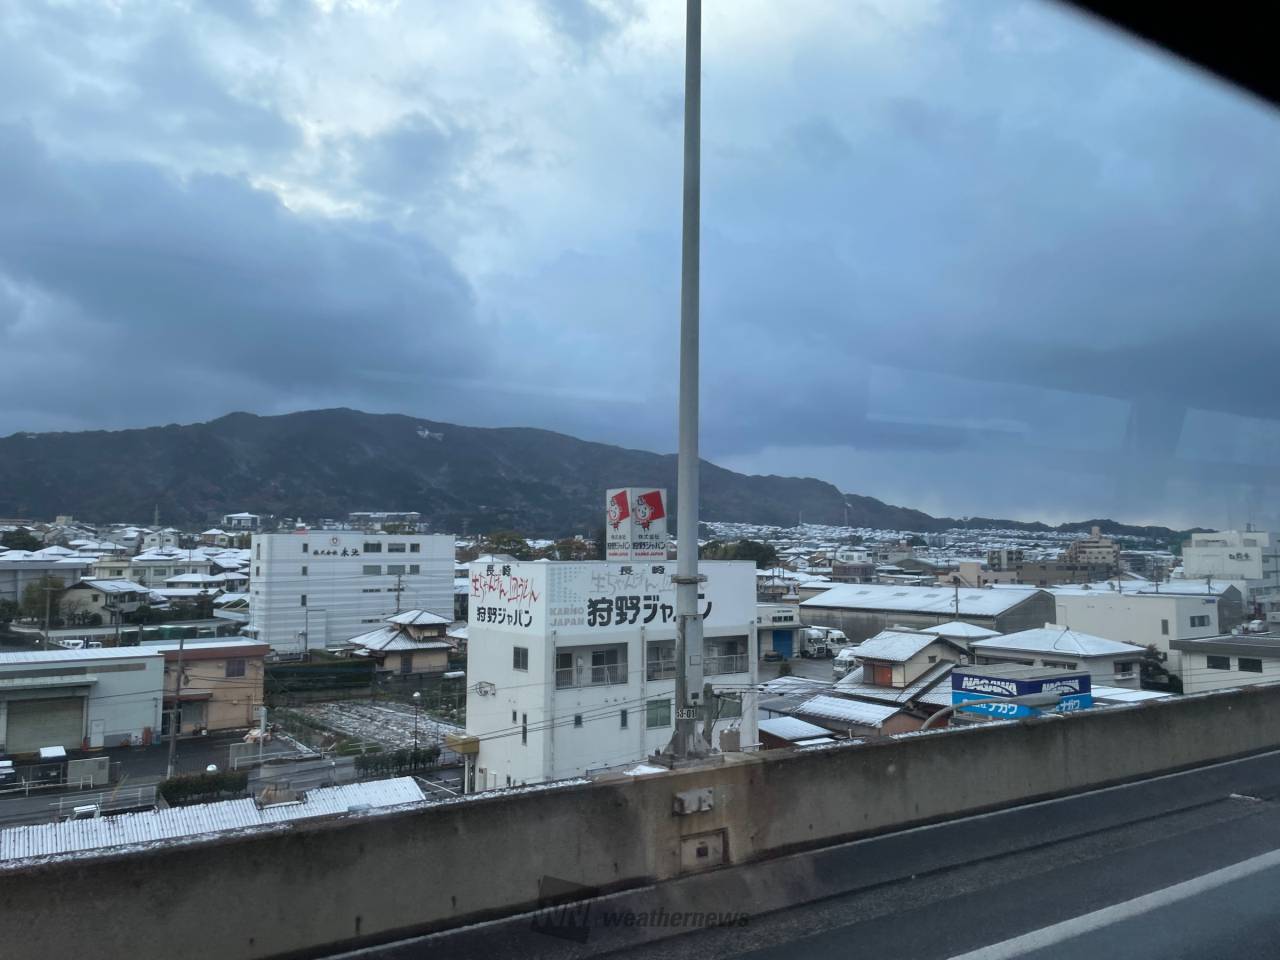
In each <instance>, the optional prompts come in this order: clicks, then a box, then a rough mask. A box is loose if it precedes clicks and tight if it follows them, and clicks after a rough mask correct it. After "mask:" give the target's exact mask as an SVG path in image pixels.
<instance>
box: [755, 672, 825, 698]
mask: <svg viewBox="0 0 1280 960" xmlns="http://www.w3.org/2000/svg"><path fill="white" fill-rule="evenodd" d="M830 686H831V684H829V683H823V682H822V681H821V680H811V679H809V678H808V677H774V678H773V679H772V680H766V681H764V683H762V684H760V692H761V693H762V694H765V695H766V696H770V697H781V696H785V695H787V694H791V693H801V692H803V693H813V692H814V691H815V690H822V689H825V688H827V687H830Z"/></svg>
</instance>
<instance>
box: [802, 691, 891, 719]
mask: <svg viewBox="0 0 1280 960" xmlns="http://www.w3.org/2000/svg"><path fill="white" fill-rule="evenodd" d="M899 709H900V708H899V707H889V706H885V705H883V704H879V703H867V702H866V701H864V700H846V699H845V698H844V697H829V696H826V695H825V694H819V695H818V696H816V697H811V698H810V699H808V700H806V701H805V702H804V703H803V704H802V705H801V706H800V708H799V709H798V710H797V711H796V713H799V714H803V715H805V716H809V717H821V718H822V719H824V720H835V721H837V722H839V723H851V724H854V725H856V726H860V727H878V726H880V724H882V723H884V722H885V721H886V720H888V719H889V718H890V717H892V716H893V715H894V714H895V713H897V712H898V711H899Z"/></svg>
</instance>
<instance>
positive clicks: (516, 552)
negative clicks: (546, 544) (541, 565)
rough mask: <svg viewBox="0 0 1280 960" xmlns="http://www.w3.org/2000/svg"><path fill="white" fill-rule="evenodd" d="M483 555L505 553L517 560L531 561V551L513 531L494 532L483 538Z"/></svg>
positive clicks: (522, 538) (523, 540)
mask: <svg viewBox="0 0 1280 960" xmlns="http://www.w3.org/2000/svg"><path fill="white" fill-rule="evenodd" d="M484 552H485V553H505V554H507V555H508V556H512V557H515V558H516V559H517V560H532V559H533V551H532V550H530V549H529V544H528V542H527V541H526V540H525V538H524V537H522V536H520V534H518V533H516V532H515V531H514V530H495V531H494V532H493V533H491V534H489V535H488V536H487V537H485V541H484Z"/></svg>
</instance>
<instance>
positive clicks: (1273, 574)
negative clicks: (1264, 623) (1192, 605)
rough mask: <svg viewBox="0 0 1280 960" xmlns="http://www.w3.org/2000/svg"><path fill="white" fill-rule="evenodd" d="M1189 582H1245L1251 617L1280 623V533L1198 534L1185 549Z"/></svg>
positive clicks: (1185, 576)
mask: <svg viewBox="0 0 1280 960" xmlns="http://www.w3.org/2000/svg"><path fill="white" fill-rule="evenodd" d="M1182 576H1183V579H1186V580H1202V581H1206V582H1210V583H1211V582H1212V581H1213V580H1232V581H1236V580H1238V581H1243V582H1244V589H1243V590H1242V591H1241V592H1242V593H1243V594H1244V600H1245V604H1246V605H1247V607H1248V612H1249V616H1251V617H1258V618H1259V619H1266V620H1269V621H1270V622H1271V623H1273V624H1280V534H1276V533H1266V532H1264V531H1259V530H1251V529H1245V530H1244V531H1239V530H1223V531H1218V532H1216V533H1197V534H1194V535H1193V536H1192V537H1191V539H1190V540H1188V541H1187V542H1186V544H1185V545H1184V546H1183V548H1182Z"/></svg>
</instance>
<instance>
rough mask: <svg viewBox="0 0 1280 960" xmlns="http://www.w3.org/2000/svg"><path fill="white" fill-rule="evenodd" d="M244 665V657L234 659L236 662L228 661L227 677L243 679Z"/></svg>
mask: <svg viewBox="0 0 1280 960" xmlns="http://www.w3.org/2000/svg"><path fill="white" fill-rule="evenodd" d="M244 663H245V661H244V657H237V658H236V659H234V660H228V661H227V672H226V676H228V677H243V676H244Z"/></svg>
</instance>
